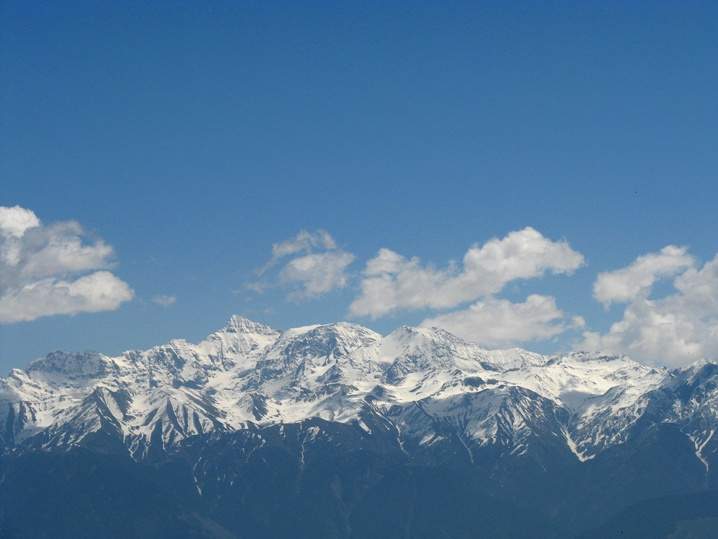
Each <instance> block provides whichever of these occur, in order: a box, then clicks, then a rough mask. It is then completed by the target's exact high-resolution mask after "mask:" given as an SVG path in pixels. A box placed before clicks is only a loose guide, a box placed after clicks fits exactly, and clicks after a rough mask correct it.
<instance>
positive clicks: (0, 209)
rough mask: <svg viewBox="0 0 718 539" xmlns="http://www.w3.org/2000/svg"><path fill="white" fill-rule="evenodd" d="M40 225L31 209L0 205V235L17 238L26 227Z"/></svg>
mask: <svg viewBox="0 0 718 539" xmlns="http://www.w3.org/2000/svg"><path fill="white" fill-rule="evenodd" d="M36 226H40V220H39V219H38V218H37V215H35V213H34V212H33V211H31V210H28V209H25V208H21V207H20V206H13V207H11V208H8V207H5V206H0V235H3V236H6V237H13V238H19V237H21V236H22V235H23V234H24V233H25V231H26V230H27V229H28V228H33V227H36Z"/></svg>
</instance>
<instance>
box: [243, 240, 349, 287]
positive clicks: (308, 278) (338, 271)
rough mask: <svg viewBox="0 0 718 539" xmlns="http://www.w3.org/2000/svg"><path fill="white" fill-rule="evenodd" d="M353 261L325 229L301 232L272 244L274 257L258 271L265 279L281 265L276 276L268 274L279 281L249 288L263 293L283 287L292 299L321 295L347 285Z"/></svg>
mask: <svg viewBox="0 0 718 539" xmlns="http://www.w3.org/2000/svg"><path fill="white" fill-rule="evenodd" d="M354 259H355V257H354V255H353V254H351V253H349V252H347V251H344V250H342V249H339V248H338V247H337V244H336V242H335V241H334V238H332V236H331V234H329V233H328V232H327V231H326V230H317V231H314V232H309V231H306V230H302V231H300V232H299V233H298V234H297V235H296V236H294V237H293V238H290V239H288V240H285V241H282V242H279V243H275V244H273V245H272V257H271V258H270V259H269V261H268V262H267V263H266V264H264V266H262V267H261V268H259V270H257V274H258V275H259V276H260V277H263V276H265V274H267V273H268V272H269V270H270V269H272V268H273V267H275V266H278V265H280V264H281V268H279V269H278V271H277V272H276V273H275V272H274V271H272V272H269V273H270V276H271V275H272V274H274V275H275V277H276V278H275V279H274V280H273V281H272V280H271V279H266V278H265V279H263V280H258V281H255V282H252V283H249V284H247V288H249V289H251V290H253V291H255V292H257V293H261V292H264V291H265V290H266V289H267V288H271V287H273V286H282V287H284V288H286V289H288V297H289V299H292V300H302V299H308V298H313V297H317V296H321V295H324V294H326V293H328V292H331V291H332V290H336V289H338V288H343V287H345V286H346V285H347V283H348V280H349V277H348V274H347V269H348V267H349V265H351V263H352V262H353V261H354Z"/></svg>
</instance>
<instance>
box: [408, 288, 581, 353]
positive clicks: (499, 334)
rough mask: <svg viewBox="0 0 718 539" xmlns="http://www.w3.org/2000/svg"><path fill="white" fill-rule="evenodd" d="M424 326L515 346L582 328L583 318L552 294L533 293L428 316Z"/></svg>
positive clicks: (489, 344) (481, 341) (492, 344)
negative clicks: (572, 313) (569, 314)
mask: <svg viewBox="0 0 718 539" xmlns="http://www.w3.org/2000/svg"><path fill="white" fill-rule="evenodd" d="M421 325H422V326H427V327H439V328H442V329H445V330H446V331H448V332H450V333H453V334H454V335H458V336H459V337H462V338H464V339H467V340H471V341H474V342H477V343H479V344H481V345H483V346H487V347H497V346H498V347H505V346H514V345H516V344H519V343H525V342H529V341H541V340H546V339H550V338H551V337H555V336H557V335H559V334H561V333H563V332H565V331H566V330H568V329H571V328H575V327H581V326H582V325H583V319H581V318H580V317H574V318H572V319H570V320H569V319H568V318H567V317H566V315H565V314H564V312H563V311H561V309H559V308H558V307H557V306H556V300H555V299H554V298H553V297H551V296H541V295H538V294H532V295H530V296H529V297H528V298H526V301H525V302H523V303H512V302H511V301H508V300H506V299H497V298H489V299H486V300H482V301H477V302H476V303H474V304H472V305H471V306H469V307H468V308H467V309H464V310H460V311H455V312H452V313H448V314H444V315H440V316H437V317H434V318H429V319H427V320H424V321H423V322H422V323H421Z"/></svg>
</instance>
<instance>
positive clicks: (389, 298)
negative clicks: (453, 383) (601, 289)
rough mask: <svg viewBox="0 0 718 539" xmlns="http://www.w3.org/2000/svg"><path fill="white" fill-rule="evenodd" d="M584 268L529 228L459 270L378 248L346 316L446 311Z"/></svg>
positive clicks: (470, 256)
mask: <svg viewBox="0 0 718 539" xmlns="http://www.w3.org/2000/svg"><path fill="white" fill-rule="evenodd" d="M583 263H584V258H583V255H581V253H578V252H576V251H574V250H573V249H572V248H571V247H570V246H569V244H568V243H567V242H566V241H552V240H549V239H547V238H546V237H544V236H543V235H542V234H541V233H540V232H538V231H537V230H535V229H533V228H531V227H527V228H524V229H523V230H518V231H514V232H511V233H510V234H508V235H507V236H505V237H504V238H501V239H498V238H494V239H492V240H489V241H488V242H486V243H485V244H484V245H474V246H472V247H471V248H470V249H469V250H468V251H467V252H466V254H465V255H464V258H463V263H462V264H461V266H459V265H457V264H452V263H450V264H449V265H448V266H447V267H446V268H442V269H435V268H432V267H430V266H425V265H422V263H421V261H420V260H419V259H418V258H406V257H403V256H402V255H400V254H398V253H396V252H394V251H392V250H390V249H381V250H379V252H378V254H377V256H376V257H375V258H373V259H371V260H369V262H367V265H366V268H365V270H364V272H363V278H362V282H361V294H360V296H359V297H358V298H356V299H355V300H354V302H353V303H352V304H351V306H350V313H351V314H352V315H353V316H370V317H372V318H377V317H380V316H383V315H386V314H388V313H391V312H394V311H399V310H416V309H422V308H432V309H446V308H450V307H455V306H457V305H460V304H462V303H466V302H469V301H473V300H476V299H479V298H482V297H488V296H491V295H493V294H495V293H497V292H499V291H500V290H501V289H503V287H504V286H505V285H506V284H507V283H509V282H511V281H513V280H516V279H530V278H534V277H540V276H542V275H544V274H545V273H547V272H551V273H563V274H571V273H572V272H573V271H575V270H576V269H577V268H579V267H580V266H582V265H583Z"/></svg>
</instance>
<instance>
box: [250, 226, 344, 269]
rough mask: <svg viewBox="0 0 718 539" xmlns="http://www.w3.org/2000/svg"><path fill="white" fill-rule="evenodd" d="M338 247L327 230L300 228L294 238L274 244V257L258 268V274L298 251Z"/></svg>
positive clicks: (307, 251) (305, 251)
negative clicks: (310, 230) (311, 230)
mask: <svg viewBox="0 0 718 539" xmlns="http://www.w3.org/2000/svg"><path fill="white" fill-rule="evenodd" d="M336 247H337V245H336V242H335V241H334V238H332V236H331V234H329V232H327V231H326V230H321V229H320V230H316V231H314V232H309V231H307V230H300V231H299V232H298V233H297V235H296V236H294V237H293V238H290V239H288V240H284V241H280V242H279V243H274V244H272V258H270V259H269V261H268V262H267V263H266V264H265V265H264V266H262V267H261V268H259V269H258V270H257V274H259V275H262V274H264V273H265V272H266V271H267V270H269V269H270V268H272V267H273V266H275V265H276V264H277V262H279V261H280V260H281V259H283V258H284V257H287V256H290V255H295V254H297V253H309V252H312V251H314V250H316V249H320V250H331V249H336Z"/></svg>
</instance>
